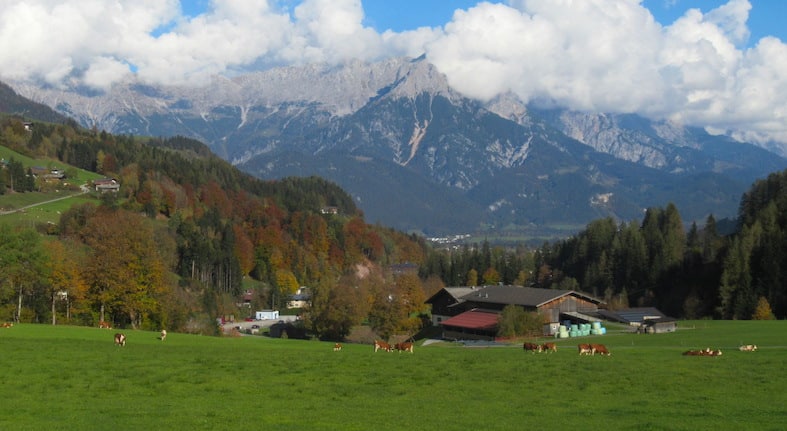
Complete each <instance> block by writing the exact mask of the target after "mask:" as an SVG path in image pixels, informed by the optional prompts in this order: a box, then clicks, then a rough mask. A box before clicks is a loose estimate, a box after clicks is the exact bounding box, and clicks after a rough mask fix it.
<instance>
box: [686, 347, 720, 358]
mask: <svg viewBox="0 0 787 431" xmlns="http://www.w3.org/2000/svg"><path fill="white" fill-rule="evenodd" d="M683 356H721V350H720V349H716V350H711V349H710V347H708V348H707V349H703V350H687V351H685V352H683Z"/></svg>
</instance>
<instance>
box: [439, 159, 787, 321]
mask: <svg viewBox="0 0 787 431" xmlns="http://www.w3.org/2000/svg"><path fill="white" fill-rule="evenodd" d="M785 232H787V171H782V172H780V173H774V174H771V175H770V176H768V178H767V179H765V180H761V181H758V182H756V183H755V184H754V185H753V186H752V188H751V189H750V190H749V191H748V192H747V193H745V194H744V196H743V198H742V199H741V205H740V213H739V217H738V226H737V228H736V229H735V232H733V233H732V234H727V235H723V234H721V233H720V230H719V229H718V224H717V221H716V219H715V218H714V217H713V216H712V215H711V216H709V217H708V218H707V219H706V220H705V223H704V224H703V225H702V226H698V225H697V224H696V223H692V224H691V226H690V227H689V228H688V229H686V228H685V225H684V222H683V220H681V216H680V213H679V211H678V208H677V207H676V206H675V205H673V204H667V205H666V207H665V208H660V207H654V208H649V209H648V210H647V211H646V212H645V215H644V218H643V219H642V220H633V221H630V222H618V221H615V220H613V219H612V218H603V219H598V220H595V221H593V222H591V223H590V224H588V225H587V227H586V228H585V229H584V230H582V231H581V232H580V233H578V234H577V235H575V236H572V237H571V238H567V239H565V240H561V241H557V242H554V243H546V244H544V245H543V246H542V247H541V248H539V249H538V250H536V251H535V252H534V253H532V252H531V251H529V250H525V249H521V250H516V251H515V250H508V251H503V250H500V249H496V248H494V247H490V246H489V245H488V244H486V243H485V244H483V245H482V246H481V247H478V248H475V249H472V248H465V249H464V250H462V251H459V252H450V253H449V252H436V253H431V254H430V255H429V257H428V258H427V261H426V264H425V266H424V274H440V276H441V277H442V279H443V280H446V281H447V282H448V283H449V284H454V285H461V284H475V283H476V282H479V283H482V284H496V283H498V282H501V283H505V284H511V283H513V284H531V285H534V286H537V287H545V288H560V289H573V290H579V291H583V292H587V293H590V294H592V295H594V296H597V297H599V298H602V299H604V300H605V302H606V306H607V307H609V308H620V307H638V306H656V307H658V308H659V309H661V310H662V311H664V312H666V313H667V314H669V315H671V316H674V317H678V318H688V319H698V318H717V319H769V318H778V319H784V318H787V272H786V271H785V270H784V268H787V236H786V234H785ZM523 281H524V283H523Z"/></svg>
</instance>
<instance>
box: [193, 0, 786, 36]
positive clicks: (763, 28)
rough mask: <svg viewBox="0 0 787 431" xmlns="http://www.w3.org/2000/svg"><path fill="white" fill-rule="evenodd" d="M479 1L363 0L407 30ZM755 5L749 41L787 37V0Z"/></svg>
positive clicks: (665, 20)
mask: <svg viewBox="0 0 787 431" xmlns="http://www.w3.org/2000/svg"><path fill="white" fill-rule="evenodd" d="M193 1H194V2H195V3H203V4H204V3H205V2H204V1H198V0H193ZM491 2H492V3H507V2H501V1H491ZM184 3H185V2H184ZM478 3H479V1H476V0H364V1H363V9H364V11H365V12H366V23H367V24H368V25H370V26H372V27H374V28H375V29H377V30H378V31H385V30H387V29H391V30H394V31H404V30H412V29H414V28H417V27H422V26H442V25H444V24H445V23H447V22H448V21H450V20H451V16H452V15H453V13H454V11H455V10H456V9H467V8H470V7H472V6H474V5H476V4H478ZM724 3H726V1H723V0H702V1H697V0H692V1H686V0H644V1H643V2H642V4H643V5H644V6H645V7H646V8H647V9H648V10H650V12H651V13H652V14H653V17H654V18H655V19H656V21H658V22H659V23H660V24H662V25H668V24H671V23H673V22H674V21H675V20H676V19H678V18H679V17H681V16H682V15H683V14H684V13H685V12H686V10H687V9H691V8H698V9H700V10H703V11H708V10H711V9H714V8H716V7H719V6H720V5H722V4H724ZM752 6H753V7H752V10H751V12H750V13H749V21H748V23H749V28H750V30H751V36H752V37H751V38H750V41H749V42H750V43H753V42H756V41H757V40H759V39H761V38H762V37H764V36H775V37H778V38H780V39H781V40H782V41H787V0H752ZM195 10H196V9H195Z"/></svg>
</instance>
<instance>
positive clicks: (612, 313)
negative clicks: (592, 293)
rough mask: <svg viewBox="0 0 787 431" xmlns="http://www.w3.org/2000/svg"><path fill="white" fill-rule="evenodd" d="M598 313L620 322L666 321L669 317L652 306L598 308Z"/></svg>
mask: <svg viewBox="0 0 787 431" xmlns="http://www.w3.org/2000/svg"><path fill="white" fill-rule="evenodd" d="M599 314H601V315H602V316H604V317H605V318H607V319H610V320H617V321H618V322H622V323H642V322H644V321H646V320H660V319H661V321H662V322H666V321H667V319H670V318H669V317H667V316H666V315H664V313H662V312H661V311H659V310H658V309H657V308H654V307H636V308H625V309H622V310H599Z"/></svg>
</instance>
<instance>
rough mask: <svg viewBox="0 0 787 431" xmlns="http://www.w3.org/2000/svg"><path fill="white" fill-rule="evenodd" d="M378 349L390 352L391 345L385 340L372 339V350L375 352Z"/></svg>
mask: <svg viewBox="0 0 787 431" xmlns="http://www.w3.org/2000/svg"><path fill="white" fill-rule="evenodd" d="M380 349H382V350H385V351H386V352H390V351H391V345H390V344H388V343H386V342H385V341H380V340H374V351H375V352H376V351H377V350H380Z"/></svg>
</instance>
